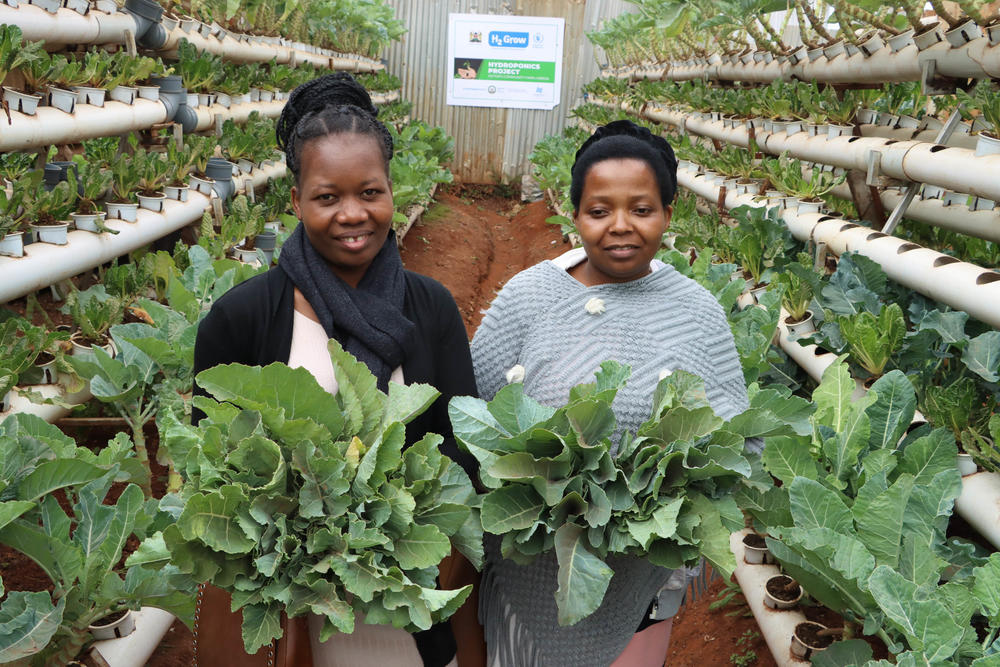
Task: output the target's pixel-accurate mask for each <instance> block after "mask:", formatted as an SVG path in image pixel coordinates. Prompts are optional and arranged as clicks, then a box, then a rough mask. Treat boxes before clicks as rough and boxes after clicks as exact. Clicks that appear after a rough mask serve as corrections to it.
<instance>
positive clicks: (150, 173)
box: [132, 148, 170, 197]
mask: <svg viewBox="0 0 1000 667" xmlns="http://www.w3.org/2000/svg"><path fill="white" fill-rule="evenodd" d="M132 162H133V163H134V164H135V166H136V169H137V170H138V173H139V184H138V188H139V194H141V195H143V196H145V197H156V196H159V195H162V194H163V185H164V183H165V182H166V180H167V173H168V172H169V171H170V163H169V162H167V160H166V156H165V155H164V154H163V153H156V152H153V151H147V150H146V149H144V148H142V149H139V150H138V151H136V153H135V155H133V156H132Z"/></svg>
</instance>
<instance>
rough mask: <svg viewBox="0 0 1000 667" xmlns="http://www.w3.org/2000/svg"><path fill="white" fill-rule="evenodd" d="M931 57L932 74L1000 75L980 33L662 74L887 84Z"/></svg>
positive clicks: (999, 63) (998, 61)
mask: <svg viewBox="0 0 1000 667" xmlns="http://www.w3.org/2000/svg"><path fill="white" fill-rule="evenodd" d="M930 61H933V62H934V71H935V74H937V75H940V76H946V77H953V78H960V79H964V78H969V77H972V78H977V79H983V78H997V77H998V76H1000V46H989V44H988V42H987V40H986V39H985V38H982V37H981V38H979V39H976V40H973V41H972V42H969V43H968V44H966V45H964V46H962V47H960V48H957V49H955V48H952V47H951V45H950V44H949V43H948V42H946V41H943V42H939V43H938V44H935V45H934V46H931V47H930V48H927V49H925V50H923V51H918V50H917V47H916V46H914V45H912V44H911V45H909V46H907V47H905V48H903V49H902V50H900V51H899V52H893V51H892V49H890V48H882V49H881V50H879V51H878V52H876V53H874V54H873V55H872V56H870V57H869V56H865V55H864V54H863V53H857V54H855V55H853V56H850V57H848V56H847V54H846V53H844V54H841V55H838V56H836V57H835V58H833V59H832V60H831V59H829V58H827V57H826V56H821V57H820V58H819V59H817V60H816V61H809V60H808V59H806V60H804V61H803V62H800V63H798V64H797V65H791V64H790V63H788V62H785V63H779V62H778V61H777V60H772V61H771V62H770V63H763V62H760V63H758V62H751V63H749V64H743V63H738V64H732V63H720V64H718V65H707V64H684V63H671V64H667V67H666V71H665V72H664V74H663V76H662V78H664V79H668V80H673V81H689V80H692V79H706V78H707V79H721V80H726V81H750V82H757V83H770V82H771V81H774V80H777V79H783V80H788V79H790V78H792V77H795V78H797V79H800V80H802V81H817V82H821V83H890V82H902V81H919V80H920V78H921V74H922V67H923V64H924V63H925V62H930Z"/></svg>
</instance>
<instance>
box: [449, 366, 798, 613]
mask: <svg viewBox="0 0 1000 667" xmlns="http://www.w3.org/2000/svg"><path fill="white" fill-rule="evenodd" d="M629 374H630V369H629V368H628V367H627V366H622V365H620V364H618V363H616V362H611V361H609V362H605V363H604V364H602V366H601V369H600V371H598V372H597V374H596V381H595V383H593V384H584V385H580V386H578V387H575V388H574V389H573V390H572V391H571V392H570V400H569V402H568V403H567V404H566V405H564V406H562V407H560V408H558V409H554V408H548V407H545V406H542V405H540V404H538V403H536V402H535V401H533V400H532V399H531V398H529V397H528V396H525V395H524V392H523V387H522V385H520V384H511V385H508V386H506V387H504V388H503V389H501V390H500V391H499V392H498V393H497V395H496V397H494V399H493V400H492V401H490V402H489V403H487V402H485V401H482V400H479V399H474V398H469V397H456V398H454V399H452V401H451V404H450V405H449V413H450V415H451V420H452V425H453V427H454V431H455V436H456V438H458V440H459V442H461V443H462V445H463V446H465V448H466V449H468V450H469V452H471V453H472V454H473V455H474V456H475V457H476V458H477V459H478V460H479V463H480V466H481V473H480V477H481V481H482V483H483V484H484V485H485V486H486V487H487V488H489V489H491V490H490V491H489V492H488V493H487V494H486V496H485V497H484V498H483V503H482V513H481V519H482V526H483V529H484V530H485V531H486V532H489V533H493V534H496V535H502V536H503V540H502V544H501V551H502V553H503V555H504V557H506V558H512V559H514V560H516V561H519V562H527V561H530V560H531V559H532V558H533V557H534V556H536V555H537V554H540V553H543V552H547V551H552V550H554V551H555V553H556V557H557V559H558V562H559V589H558V591H557V592H556V602H557V606H558V609H559V622H560V624H563V625H572V624H573V623H576V622H578V621H579V620H580V619H582V618H584V617H586V616H588V615H589V614H591V613H592V612H593V611H594V610H595V609H597V607H598V606H599V605H600V603H601V600H602V599H603V598H604V593H605V591H606V589H607V586H608V582H609V581H610V578H611V570H610V569H609V568H608V566H607V565H606V564H605V563H604V560H603V559H604V558H605V557H606V556H608V554H612V553H620V554H628V555H632V556H637V557H645V558H648V559H649V560H651V561H652V562H654V563H656V564H658V565H662V566H664V567H669V568H679V567H682V566H684V565H694V564H695V563H697V562H698V560H699V559H700V558H701V557H702V556H704V557H705V558H707V559H708V560H709V561H711V563H712V565H713V567H716V568H717V569H718V570H719V571H720V572H724V573H728V572H732V570H733V568H734V567H735V563H734V562H733V556H732V554H731V553H730V551H729V546H728V544H729V534H730V532H731V531H732V530H734V529H737V528H739V527H740V525H741V522H742V519H741V517H740V515H739V512H738V511H736V506H735V503H734V502H733V500H732V496H731V494H732V492H733V490H734V488H735V486H736V484H737V483H738V482H739V481H740V480H741V479H744V478H747V477H749V476H750V475H751V473H752V472H753V470H754V468H755V461H756V460H757V457H756V456H755V455H752V454H749V453H747V452H745V451H744V441H745V439H746V438H748V437H756V436H759V435H761V434H763V433H765V432H766V433H768V434H773V435H781V434H792V433H794V427H793V426H791V425H790V424H789V423H788V422H787V421H786V420H785V419H784V418H782V417H781V416H779V415H778V414H776V413H775V411H774V408H775V407H776V405H775V403H776V401H775V400H774V399H775V398H776V397H777V396H776V392H759V393H757V395H756V397H755V400H754V402H753V403H752V405H751V407H750V409H749V410H747V411H746V412H744V413H743V414H741V415H739V416H738V417H736V418H734V419H733V420H731V421H729V422H724V421H723V420H722V419H720V418H719V417H717V416H716V415H715V413H714V412H713V411H712V408H711V407H710V406H709V404H708V400H707V398H706V396H705V389H704V384H703V382H702V381H701V379H700V378H698V377H696V376H694V375H691V374H689V373H685V372H683V371H677V372H675V373H673V374H672V375H671V376H669V377H667V378H665V379H664V380H662V381H661V382H660V384H659V386H658V387H657V389H656V392H655V394H654V396H653V411H652V416H651V417H650V419H649V421H647V422H646V423H644V424H643V425H642V426H641V427H640V428H639V430H638V432H637V433H635V434H625V435H624V436H623V437H621V439H620V441H618V442H615V440H617V437H616V436H615V429H616V422H615V416H614V412H613V411H612V408H611V404H612V401H613V400H614V398H615V395H616V394H617V392H618V390H619V389H620V388H621V387H622V386H623V384H624V383H625V381H626V380H627V379H628V376H629ZM785 400H787V401H788V402H789V404H790V405H794V406H796V408H803V409H804V408H807V407H808V405H807V404H806V403H805V401H803V400H801V399H796V398H790V397H789V398H786V399H785ZM777 402H778V403H780V401H777ZM794 409H795V408H793V410H794Z"/></svg>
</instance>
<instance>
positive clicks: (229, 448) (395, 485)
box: [139, 341, 483, 652]
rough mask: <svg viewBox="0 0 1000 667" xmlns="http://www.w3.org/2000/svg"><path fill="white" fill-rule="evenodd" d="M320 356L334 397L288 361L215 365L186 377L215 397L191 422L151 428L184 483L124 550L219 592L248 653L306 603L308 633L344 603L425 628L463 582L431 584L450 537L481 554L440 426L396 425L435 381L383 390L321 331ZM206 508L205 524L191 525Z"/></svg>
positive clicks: (463, 485) (343, 609) (474, 515)
mask: <svg viewBox="0 0 1000 667" xmlns="http://www.w3.org/2000/svg"><path fill="white" fill-rule="evenodd" d="M330 354H331V360H332V362H333V364H334V368H335V370H336V372H337V377H338V380H340V381H342V382H343V384H342V385H341V391H338V393H337V395H336V396H332V395H330V394H329V393H327V392H326V391H324V390H323V389H322V388H321V387H320V386H319V385H318V384H317V383H316V381H315V379H313V377H312V376H311V375H310V374H309V373H308V372H307V371H304V370H303V369H290V368H288V367H287V366H284V365H281V364H272V365H270V366H267V367H264V368H260V367H256V368H254V367H248V366H240V365H237V364H230V365H225V366H218V367H216V368H212V369H209V370H206V371H203V372H202V373H200V374H199V375H198V378H197V381H198V385H199V386H200V387H204V388H205V390H206V391H208V392H209V393H211V394H212V395H213V396H214V397H215V399H214V400H213V399H209V398H206V397H202V396H197V397H195V399H194V402H195V406H196V407H197V408H199V409H201V410H203V411H204V412H205V414H206V415H207V417H206V418H205V419H202V420H201V422H200V424H199V425H198V426H197V427H194V426H188V425H185V424H182V423H181V422H179V421H177V420H173V419H172V418H171V416H170V413H168V414H167V421H166V422H165V423H164V432H163V437H162V442H163V446H165V447H166V448H167V449H168V451H169V452H170V455H171V457H172V458H173V460H174V461H175V462H176V463H177V465H178V468H179V470H180V472H181V474H182V475H183V477H184V480H185V483H184V485H183V487H182V489H181V492H180V494H179V496H178V495H168V496H166V497H165V498H164V500H163V501H162V502H163V506H164V507H170V506H175V507H178V506H183V507H184V510H183V512H181V514H180V516H179V517H178V519H177V523H176V524H174V525H172V526H168V527H167V528H166V529H165V530H163V532H162V533H161V534H159V535H156V536H154V537H153V538H152V539H150V540H147V542H146V543H144V544H143V545H142V546H141V547H140V549H139V553H142V554H144V555H145V556H144V557H143V560H144V561H145V562H148V563H150V564H153V563H154V562H160V563H167V562H170V563H173V564H175V565H176V566H178V567H180V568H181V569H183V570H184V571H185V572H186V573H187V574H189V575H190V576H191V577H192V579H194V580H195V581H209V582H211V583H213V584H214V585H216V586H220V587H222V588H224V589H226V590H227V591H229V592H230V593H231V594H232V595H233V604H234V606H235V608H242V610H243V641H244V646H245V648H246V649H247V650H248V651H250V652H255V651H256V650H257V649H258V648H259V647H260V646H263V645H266V644H268V643H269V642H270V641H271V640H272V639H274V638H276V637H279V636H280V635H281V629H280V616H281V613H282V612H285V613H287V614H288V616H290V617H295V616H301V615H304V614H307V613H315V614H320V615H321V616H323V617H324V629H323V631H322V632H321V636H322V637H323V638H324V639H326V638H328V637H329V636H330V635H332V634H334V633H336V632H348V633H349V632H351V631H352V630H353V629H354V624H355V616H356V614H359V615H364V617H365V622H367V623H373V624H390V623H391V624H392V625H394V626H396V627H400V628H405V629H408V630H417V629H426V628H429V627H430V625H431V624H432V623H434V622H438V621H440V620H443V619H444V618H447V617H448V616H450V615H451V614H452V613H453V612H454V611H455V610H456V609H457V608H458V607H459V606H460V605H461V604H462V602H463V601H464V600H465V599H466V597H467V596H468V594H469V592H470V591H471V586H467V587H464V588H461V589H458V590H452V591H442V590H438V588H437V584H436V577H437V573H438V570H437V566H438V564H439V563H440V562H441V560H442V559H443V558H444V557H445V556H447V555H448V554H450V553H451V550H452V545H453V544H454V545H455V547H456V548H458V549H459V550H460V551H461V552H462V553H463V554H464V555H466V557H468V558H469V559H470V560H471V561H472V562H473V563H474V564H476V565H477V566H478V565H479V564H481V563H482V559H483V554H482V532H481V530H480V529H478V525H479V517H478V509H477V501H476V494H475V491H474V489H473V487H472V483H471V482H470V480H469V478H468V476H467V475H466V474H465V473H464V471H462V469H461V468H460V467H459V466H458V465H457V464H455V463H453V462H452V461H450V460H449V459H448V458H446V457H445V456H443V455H442V454H441V453H440V452H439V451H438V446H439V444H440V442H441V437H440V436H437V435H433V434H429V435H427V436H426V437H424V438H422V439H421V440H419V441H418V442H415V443H413V444H411V445H410V446H409V447H406V448H405V449H404V445H405V443H406V429H405V425H406V424H407V423H408V422H410V421H411V420H412V419H413V418H414V417H415V416H417V415H418V414H420V413H421V412H423V411H424V410H425V409H426V408H427V407H428V406H429V405H430V404H431V403H432V402H433V401H434V400H435V398H436V397H437V395H438V393H437V391H435V390H434V389H433V388H431V387H429V386H426V385H419V384H417V385H406V386H404V385H397V384H391V385H390V392H391V393H390V395H388V396H387V395H386V394H383V393H382V392H380V391H379V390H378V388H377V387H376V386H375V378H374V376H372V375H371V373H370V372H369V371H368V370H367V367H365V366H364V365H363V364H361V363H360V362H358V361H357V360H355V359H354V358H353V357H351V356H350V355H349V354H348V353H346V352H344V351H343V350H342V349H340V347H339V346H338V345H337V344H336V342H335V341H331V343H330ZM291 388H294V391H291V390H290V389H291ZM206 512H209V513H212V514H214V515H216V516H217V517H218V521H216V522H213V524H212V525H206V524H205V523H204V521H203V518H204V516H205V513H206ZM238 517H244V518H245V519H246V520H244V519H238ZM206 528H207V530H206ZM234 556H235V557H236V559H235V560H234Z"/></svg>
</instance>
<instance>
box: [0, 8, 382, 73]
mask: <svg viewBox="0 0 1000 667" xmlns="http://www.w3.org/2000/svg"><path fill="white" fill-rule="evenodd" d="M0 23H4V24H8V25H16V26H18V27H20V28H21V32H22V33H23V35H24V39H25V40H28V41H44V42H45V43H46V45H47V46H49V47H52V46H62V45H66V44H77V45H88V44H95V45H96V44H124V43H125V42H126V37H125V33H126V32H131V33H132V34H133V36H134V37H135V39H136V40H137V41H140V43H141V44H142V45H143V46H146V47H148V48H151V49H153V50H156V51H160V52H162V53H163V54H164V55H171V54H176V51H177V45H178V44H179V43H180V40H182V39H186V40H188V41H189V42H191V43H192V44H193V45H194V46H195V47H197V48H198V49H199V50H202V51H207V52H209V53H213V54H216V55H219V56H221V57H223V58H224V59H226V60H230V61H232V62H237V63H266V62H270V61H271V60H276V61H277V62H278V63H279V64H296V63H310V64H313V65H319V66H321V67H327V68H329V69H338V70H346V71H352V72H376V71H378V70H381V69H384V68H385V66H384V65H382V64H381V63H379V62H376V61H374V60H371V59H368V58H360V57H358V58H353V57H346V56H342V55H338V54H335V53H333V52H332V51H330V50H328V49H320V48H318V47H315V46H311V45H308V44H299V43H294V42H290V41H289V40H286V39H283V38H276V37H261V36H256V35H244V34H236V33H230V32H228V31H226V30H223V29H222V28H221V27H218V26H214V27H213V26H206V27H203V24H200V23H199V22H198V21H196V20H194V19H185V20H183V21H178V20H177V19H173V18H170V17H164V16H163V10H162V9H161V8H159V6H158V5H156V4H155V3H148V2H144V3H132V2H130V3H126V9H125V10H123V11H118V10H117V8H116V7H115V5H114V3H113V2H112V3H106V2H104V3H101V4H100V9H91V10H90V11H88V12H87V14H86V15H81V14H79V13H77V12H75V11H73V10H71V9H65V8H62V9H58V10H57V11H56V12H54V13H51V12H48V11H46V10H44V9H42V8H41V7H36V6H34V5H29V4H21V5H19V6H17V7H10V6H8V5H6V4H0ZM206 28H207V29H206Z"/></svg>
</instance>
